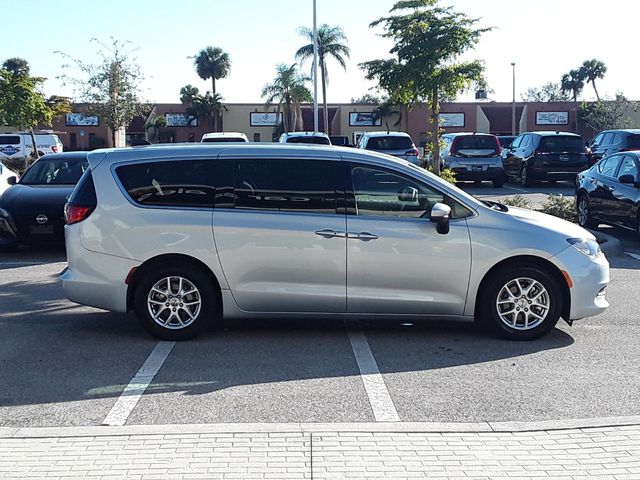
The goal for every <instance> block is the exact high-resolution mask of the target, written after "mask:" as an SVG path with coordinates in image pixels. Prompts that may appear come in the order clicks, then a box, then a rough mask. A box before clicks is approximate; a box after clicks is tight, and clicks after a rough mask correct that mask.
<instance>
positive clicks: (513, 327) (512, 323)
mask: <svg viewBox="0 0 640 480" xmlns="http://www.w3.org/2000/svg"><path fill="white" fill-rule="evenodd" d="M479 301H482V302H484V303H483V304H482V305H481V312H482V320H483V321H484V323H485V324H486V325H487V326H489V327H490V328H491V329H492V330H493V331H494V332H495V333H497V334H498V335H499V336H501V337H503V338H506V339H508V340H534V339H536V338H540V337H542V336H543V335H546V334H547V333H549V332H550V331H551V330H552V329H553V328H554V327H555V325H556V323H558V320H559V319H560V313H561V310H562V292H561V290H560V285H558V282H557V281H556V280H555V279H554V278H553V277H551V276H550V275H549V274H548V273H547V272H545V271H544V270H542V269H541V268H540V267H537V266H534V265H531V266H522V267H517V268H513V267H512V268H505V269H501V270H499V271H497V272H496V273H495V274H493V275H492V277H491V278H490V279H489V280H488V283H487V285H486V287H485V288H484V289H483V292H482V295H481V296H479Z"/></svg>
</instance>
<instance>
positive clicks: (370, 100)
mask: <svg viewBox="0 0 640 480" xmlns="http://www.w3.org/2000/svg"><path fill="white" fill-rule="evenodd" d="M383 101H384V100H383V99H382V98H381V97H379V96H377V95H373V94H371V93H365V94H364V95H362V96H361V97H357V98H355V97H352V98H351V103H352V104H354V105H379V104H381V103H382V102H383Z"/></svg>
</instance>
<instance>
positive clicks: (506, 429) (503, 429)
mask: <svg viewBox="0 0 640 480" xmlns="http://www.w3.org/2000/svg"><path fill="white" fill-rule="evenodd" d="M634 425H640V416H632V417H605V418H587V419H571V420H545V421H539V422H478V423H430V422H376V423H215V424H185V425H127V426H123V427H110V426H88V427H25V428H11V427H0V439H3V438H4V439H6V438H61V437H105V436H129V435H201V434H210V435H215V434H233V433H245V434H250V433H302V434H304V433H323V432H331V433H340V432H351V433H359V432H363V433H513V432H536V431H549V430H573V429H588V428H604V427H622V426H634Z"/></svg>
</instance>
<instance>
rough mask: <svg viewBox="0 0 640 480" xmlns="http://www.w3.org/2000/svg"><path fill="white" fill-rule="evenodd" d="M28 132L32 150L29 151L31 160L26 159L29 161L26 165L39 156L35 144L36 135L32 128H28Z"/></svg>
mask: <svg viewBox="0 0 640 480" xmlns="http://www.w3.org/2000/svg"><path fill="white" fill-rule="evenodd" d="M29 133H30V134H31V148H33V150H32V151H31V155H30V157H31V161H28V160H27V161H28V162H29V163H28V164H27V165H30V164H32V163H33V162H35V161H36V160H37V159H38V158H40V155H38V145H37V144H36V135H35V134H34V133H33V128H30V129H29Z"/></svg>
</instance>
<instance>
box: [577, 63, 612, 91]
mask: <svg viewBox="0 0 640 480" xmlns="http://www.w3.org/2000/svg"><path fill="white" fill-rule="evenodd" d="M580 68H581V70H582V72H583V75H584V77H585V78H586V80H587V83H589V82H590V83H591V85H592V86H593V91H594V92H596V98H597V99H598V101H600V94H598V89H597V88H596V80H602V79H603V78H604V75H605V74H606V73H607V66H606V65H605V64H604V62H603V61H601V60H598V59H596V58H592V59H591V60H585V61H584V63H583V64H582V67H580Z"/></svg>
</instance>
